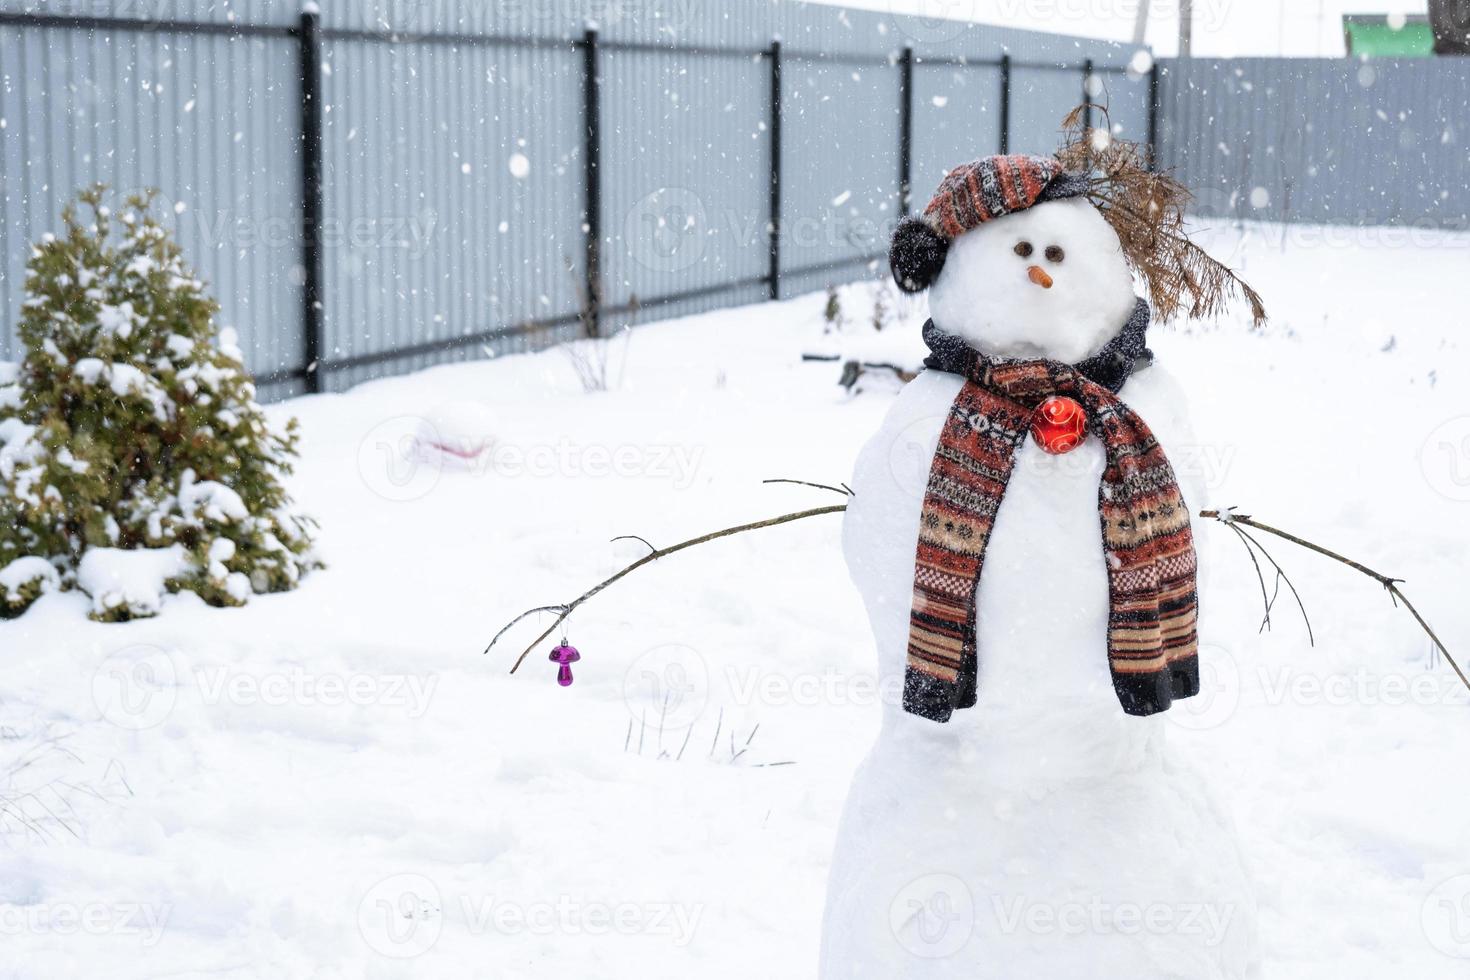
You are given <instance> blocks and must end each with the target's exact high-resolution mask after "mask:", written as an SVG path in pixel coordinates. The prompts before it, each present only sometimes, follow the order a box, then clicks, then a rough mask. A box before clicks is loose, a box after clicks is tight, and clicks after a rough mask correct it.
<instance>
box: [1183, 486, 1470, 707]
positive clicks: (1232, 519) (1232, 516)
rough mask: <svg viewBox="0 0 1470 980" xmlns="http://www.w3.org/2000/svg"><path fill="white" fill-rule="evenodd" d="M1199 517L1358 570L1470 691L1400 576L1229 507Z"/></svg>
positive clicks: (1457, 667) (1205, 511)
mask: <svg viewBox="0 0 1470 980" xmlns="http://www.w3.org/2000/svg"><path fill="white" fill-rule="evenodd" d="M1199 516H1200V517H1208V518H1211V519H1212V520H1216V521H1219V522H1220V523H1221V524H1225V525H1231V524H1244V525H1245V526H1246V527H1253V528H1255V529H1256V530H1257V531H1262V532H1264V533H1266V534H1274V535H1275V536H1276V537H1278V538H1281V539H1282V540H1284V541H1290V542H1291V543H1292V544H1295V545H1300V546H1301V547H1303V548H1306V549H1307V550H1308V551H1315V552H1316V553H1317V554H1319V555H1323V556H1325V557H1327V558H1331V559H1332V560H1333V561H1335V562H1340V563H1341V564H1343V565H1346V566H1347V567H1349V568H1351V569H1353V570H1355V571H1358V572H1361V573H1362V574H1364V575H1366V576H1368V577H1369V578H1371V579H1373V580H1374V581H1375V582H1377V583H1378V584H1379V585H1381V586H1383V587H1384V588H1385V589H1386V590H1388V594H1389V597H1390V598H1392V599H1393V600H1394V602H1395V603H1399V602H1402V603H1403V604H1404V608H1405V609H1407V610H1408V611H1409V615H1411V616H1413V617H1414V621H1415V622H1416V623H1418V624H1419V628H1420V629H1422V630H1423V631H1424V633H1425V635H1426V636H1428V637H1429V641H1430V642H1431V643H1433V644H1434V645H1435V647H1436V648H1437V649H1438V650H1439V652H1440V653H1441V654H1443V655H1444V658H1445V660H1446V661H1447V662H1448V663H1449V665H1450V668H1451V669H1452V670H1454V672H1455V676H1456V677H1458V678H1460V683H1461V684H1464V685H1465V688H1466V690H1470V677H1466V676H1465V672H1464V671H1463V670H1461V669H1460V665H1459V664H1458V663H1456V662H1455V658H1454V657H1452V656H1450V651H1449V650H1447V649H1445V645H1444V643H1443V642H1442V641H1441V640H1440V638H1439V635H1438V634H1437V633H1435V632H1434V629H1433V628H1432V627H1431V626H1430V625H1429V623H1427V622H1426V621H1425V619H1424V617H1423V616H1421V615H1419V610H1417V609H1415V608H1414V604H1413V603H1412V602H1410V601H1409V597H1408V596H1406V595H1404V593H1403V592H1402V590H1400V589H1399V583H1400V582H1402V581H1403V579H1400V578H1394V577H1393V576H1391V575H1384V574H1383V573H1382V572H1376V571H1374V570H1373V569H1371V568H1369V567H1368V566H1367V565H1364V564H1363V563H1362V562H1357V561H1353V560H1352V559H1351V558H1348V557H1346V556H1344V555H1339V554H1338V553H1337V552H1335V551H1332V550H1331V549H1329V548H1324V547H1322V546H1321V545H1320V544H1314V543H1312V542H1311V541H1308V540H1307V539H1306V538H1301V537H1297V536H1296V535H1295V534H1292V533H1291V532H1289V531H1283V530H1281V529H1280V528H1277V527H1272V526H1271V525H1269V524H1263V523H1261V522H1260V521H1258V520H1255V519H1254V518H1252V517H1251V516H1250V515H1248V514H1237V513H1235V512H1234V511H1231V510H1223V511H1221V510H1202V511H1200V512H1199ZM1268 558H1269V556H1268ZM1272 564H1273V565H1274V564H1275V562H1272ZM1277 568H1278V569H1279V568H1280V566H1277ZM1290 584H1291V582H1290V580H1288V581H1287V585H1288V586H1289V585H1290ZM1292 591H1293V592H1295V591H1296V590H1295V589H1293V590H1292ZM1297 602H1298V603H1300V602H1301V599H1300V597H1298V599H1297ZM1305 614H1306V613H1305V611H1303V615H1305Z"/></svg>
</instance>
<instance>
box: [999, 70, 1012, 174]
mask: <svg viewBox="0 0 1470 980" xmlns="http://www.w3.org/2000/svg"><path fill="white" fill-rule="evenodd" d="M1000 152H1001V154H1002V155H1005V154H1007V153H1009V152H1011V56H1010V55H1008V54H1003V55H1001V56H1000Z"/></svg>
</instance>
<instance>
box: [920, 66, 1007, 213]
mask: <svg viewBox="0 0 1470 980" xmlns="http://www.w3.org/2000/svg"><path fill="white" fill-rule="evenodd" d="M1000 99H1001V71H1000V69H999V68H996V67H993V66H990V65H979V66H976V65H954V64H939V65H926V64H924V63H923V62H920V63H919V65H918V66H917V67H916V68H915V69H914V193H913V204H912V206H913V208H914V209H915V210H919V209H922V208H923V206H924V205H925V204H926V203H927V202H928V200H929V195H931V194H932V193H933V192H934V190H935V188H937V187H938V186H939V182H940V181H941V180H943V179H944V175H945V174H946V173H947V172H948V171H949V170H950V169H951V168H953V167H955V166H956V165H958V164H961V163H964V162H966V161H967V160H974V159H975V158H976V157H982V156H987V155H989V154H992V153H999V152H1000V124H1001V115H1002V113H1001V109H1000Z"/></svg>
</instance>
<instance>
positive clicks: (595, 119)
mask: <svg viewBox="0 0 1470 980" xmlns="http://www.w3.org/2000/svg"><path fill="white" fill-rule="evenodd" d="M582 118H583V124H584V125H583V132H582V139H583V143H582V161H583V172H582V178H583V181H584V184H585V186H584V189H583V193H584V195H585V205H584V207H585V212H586V213H585V214H584V215H583V222H582V224H583V227H584V236H585V239H586V243H585V244H586V249H587V252H586V257H585V260H584V261H585V263H586V266H587V269H586V272H587V284H586V287H585V288H586V291H587V296H586V298H585V304H584V309H583V310H582V327H583V329H584V330H585V331H586V333H587V336H588V337H600V336H602V79H601V78H600V77H599V76H598V59H597V31H596V30H595V29H593V28H590V27H589V28H588V29H587V32H586V33H585V34H584V35H582Z"/></svg>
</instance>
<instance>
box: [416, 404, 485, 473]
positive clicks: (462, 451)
mask: <svg viewBox="0 0 1470 980" xmlns="http://www.w3.org/2000/svg"><path fill="white" fill-rule="evenodd" d="M495 421H496V420H495V416H494V415H493V414H492V413H491V411H490V409H488V408H486V407H485V406H484V405H482V404H481V403H479V402H474V401H468V400H464V399H456V400H453V401H446V402H441V403H439V404H438V405H436V406H434V407H433V408H432V409H430V410H429V411H428V412H427V413H425V415H424V416H423V417H422V418H421V419H419V421H418V425H417V427H416V428H415V431H414V449H415V451H416V452H417V453H418V454H419V455H420V456H422V457H424V458H427V459H434V460H437V461H440V462H443V463H450V464H452V463H455V462H460V463H468V462H470V461H472V460H475V459H478V458H480V456H481V455H482V454H483V453H484V452H485V451H486V450H487V449H489V448H490V447H491V446H493V445H494V444H495Z"/></svg>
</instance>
